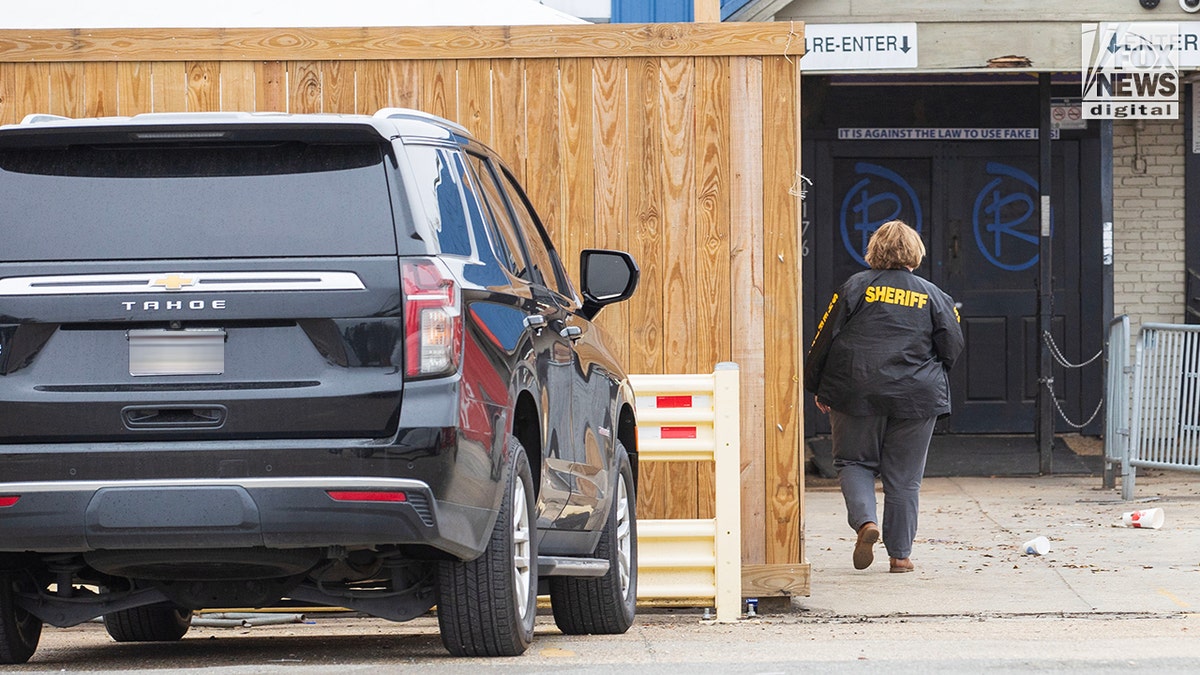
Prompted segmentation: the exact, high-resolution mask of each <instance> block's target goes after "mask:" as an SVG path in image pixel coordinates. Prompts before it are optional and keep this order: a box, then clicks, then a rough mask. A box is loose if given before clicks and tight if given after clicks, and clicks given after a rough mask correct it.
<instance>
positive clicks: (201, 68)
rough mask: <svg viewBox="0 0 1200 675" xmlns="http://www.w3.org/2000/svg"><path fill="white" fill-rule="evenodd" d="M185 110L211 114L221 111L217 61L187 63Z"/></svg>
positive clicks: (219, 69)
mask: <svg viewBox="0 0 1200 675" xmlns="http://www.w3.org/2000/svg"><path fill="white" fill-rule="evenodd" d="M184 68H185V69H186V70H187V110H188V112H213V111H219V110H220V109H221V63H220V62H219V61H188V62H185V64H184Z"/></svg>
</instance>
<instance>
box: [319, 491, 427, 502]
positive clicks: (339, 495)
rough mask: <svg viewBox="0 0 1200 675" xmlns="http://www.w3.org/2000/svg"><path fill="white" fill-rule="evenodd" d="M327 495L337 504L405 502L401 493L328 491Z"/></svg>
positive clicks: (406, 496) (405, 499) (406, 498)
mask: <svg viewBox="0 0 1200 675" xmlns="http://www.w3.org/2000/svg"><path fill="white" fill-rule="evenodd" d="M327 494H328V495H329V496H330V497H331V498H332V499H333V500H334V501H338V502H406V501H408V495H406V494H404V493H403V492H379V491H367V490H328V491H327Z"/></svg>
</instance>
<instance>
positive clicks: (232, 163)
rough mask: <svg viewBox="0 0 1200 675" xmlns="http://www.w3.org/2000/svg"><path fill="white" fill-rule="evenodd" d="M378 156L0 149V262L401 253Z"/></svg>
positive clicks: (260, 149)
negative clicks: (398, 251) (397, 249)
mask: <svg viewBox="0 0 1200 675" xmlns="http://www.w3.org/2000/svg"><path fill="white" fill-rule="evenodd" d="M388 185H389V177H388V173H387V171H386V169H385V163H384V153H383V149H382V147H381V146H380V145H379V144H369V143H362V144H354V143H350V144H340V143H339V144H322V143H300V142H273V143H244V144H238V145H209V144H196V145H84V144H75V145H69V146H59V147H46V146H38V147H16V148H0V260H7V261H11V262H16V261H42V260H133V259H153V258H232V257H294V256H348V255H384V254H394V253H395V252H396V240H395V233H394V229H393V221H392V204H391V197H392V194H393V193H392V191H391V190H390V189H389V187H388Z"/></svg>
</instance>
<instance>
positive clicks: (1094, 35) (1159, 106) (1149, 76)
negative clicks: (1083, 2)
mask: <svg viewBox="0 0 1200 675" xmlns="http://www.w3.org/2000/svg"><path fill="white" fill-rule="evenodd" d="M1082 38H1083V39H1082V40H1081V42H1082V44H1083V101H1082V113H1083V117H1084V118H1085V119H1093V120H1111V119H1172V120H1173V119H1179V110H1180V108H1179V24H1178V23H1174V22H1165V21H1164V22H1160V21H1146V22H1133V23H1099V24H1096V23H1092V24H1086V23H1085V24H1083V34H1082Z"/></svg>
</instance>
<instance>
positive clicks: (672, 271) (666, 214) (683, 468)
mask: <svg viewBox="0 0 1200 675" xmlns="http://www.w3.org/2000/svg"><path fill="white" fill-rule="evenodd" d="M695 63H696V62H695V59H692V58H686V57H668V58H663V59H660V60H659V81H660V83H661V87H662V89H661V90H660V91H659V98H658V105H659V106H660V108H661V110H662V114H661V117H660V127H659V133H660V134H661V136H662V158H661V160H660V162H659V172H660V173H661V175H662V178H661V179H660V180H661V183H660V184H661V186H662V190H663V196H662V199H663V211H662V241H663V250H664V252H665V253H666V256H665V257H664V258H663V281H664V285H663V288H662V325H663V326H679V327H681V328H682V327H684V326H696V325H697V324H696V304H697V303H698V302H701V299H700V298H698V297H697V295H696V231H695V223H696V170H695V157H694V155H693V150H694V148H695V146H696V137H695V133H696V126H695V120H696V109H695V97H694V91H693V87H694V85H695ZM705 300H707V299H705ZM698 332H699V331H696V330H686V329H685V330H670V331H664V332H663V356H664V364H663V367H664V369H665V370H664V371H663V372H666V373H697V372H705V371H707V370H711V368H712V365H711V364H710V365H708V366H706V367H703V368H702V367H700V364H698V363H697V362H696V333H698ZM667 467H668V472H669V473H670V478H669V483H668V489H669V490H670V493H671V495H672V497H673V498H672V499H671V501H670V503H669V505H668V506H669V510H668V516H667V517H668V518H696V517H698V513H699V495H698V494H697V478H696V476H697V471H698V469H699V464H698V463H696V462H671V463H670V464H668V465H667Z"/></svg>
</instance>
